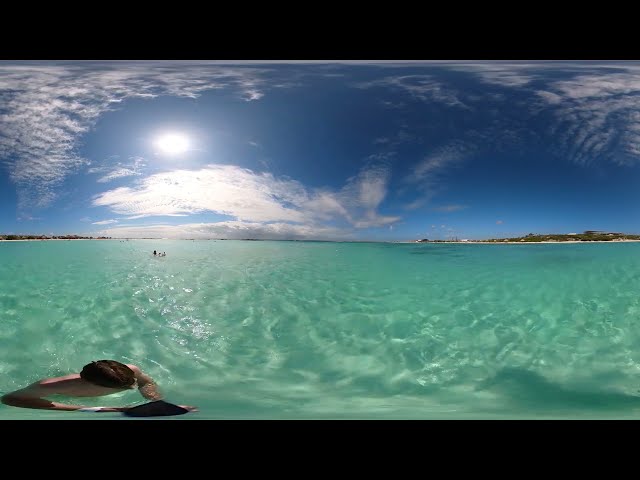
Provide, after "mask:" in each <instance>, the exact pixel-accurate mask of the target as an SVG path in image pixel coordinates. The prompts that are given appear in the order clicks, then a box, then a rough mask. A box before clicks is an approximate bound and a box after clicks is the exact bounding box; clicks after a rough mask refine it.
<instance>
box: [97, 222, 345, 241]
mask: <svg viewBox="0 0 640 480" xmlns="http://www.w3.org/2000/svg"><path fill="white" fill-rule="evenodd" d="M95 233H96V235H101V236H108V237H119V238H182V239H184V238H195V239H207V238H227V239H235V240H240V239H245V238H255V239H261V240H283V239H284V240H305V239H308V240H341V239H349V238H352V237H353V232H351V231H348V230H345V229H339V228H332V227H324V226H313V225H292V224H288V223H269V224H263V223H256V222H238V221H229V222H218V223H187V224H183V225H144V226H121V227H115V228H108V229H104V230H100V231H98V232H95Z"/></svg>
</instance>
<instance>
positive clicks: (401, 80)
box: [354, 75, 469, 109]
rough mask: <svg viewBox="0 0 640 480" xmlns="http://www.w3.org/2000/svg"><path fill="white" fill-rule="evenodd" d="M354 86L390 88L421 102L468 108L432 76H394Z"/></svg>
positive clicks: (448, 86)
mask: <svg viewBox="0 0 640 480" xmlns="http://www.w3.org/2000/svg"><path fill="white" fill-rule="evenodd" d="M354 86H355V87H358V88H376V87H378V88H380V87H381V88H387V89H388V88H392V89H397V90H400V91H404V92H406V93H408V94H409V95H411V96H412V97H414V98H417V99H419V100H422V101H428V102H439V103H443V104H445V105H447V106H449V107H460V108H464V109H468V108H469V106H468V105H466V104H465V103H463V102H462V101H461V100H460V98H459V97H460V92H458V91H457V90H454V89H453V88H452V87H451V86H450V85H448V84H445V83H443V82H442V81H440V80H439V79H437V78H436V77H434V76H432V75H394V76H387V77H383V78H381V79H378V80H371V81H368V82H360V83H357V84H355V85H354Z"/></svg>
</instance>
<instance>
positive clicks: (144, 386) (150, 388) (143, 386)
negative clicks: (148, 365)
mask: <svg viewBox="0 0 640 480" xmlns="http://www.w3.org/2000/svg"><path fill="white" fill-rule="evenodd" d="M127 366H128V367H129V368H130V369H131V370H133V371H134V373H135V374H136V380H137V381H138V391H139V392H140V395H142V396H143V397H144V398H146V399H147V400H151V401H156V400H162V399H163V396H162V394H161V393H160V391H159V390H158V385H157V384H156V382H155V381H154V380H153V378H151V377H150V376H149V375H147V374H146V373H144V372H143V371H142V370H140V368H138V367H136V366H135V365H127Z"/></svg>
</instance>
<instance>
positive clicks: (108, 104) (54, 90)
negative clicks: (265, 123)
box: [0, 62, 266, 209]
mask: <svg viewBox="0 0 640 480" xmlns="http://www.w3.org/2000/svg"><path fill="white" fill-rule="evenodd" d="M152 66H153V68H150V65H149V64H145V63H144V62H143V63H140V62H139V63H135V62H133V63H126V62H125V63H118V64H113V63H110V64H101V63H96V64H91V65H88V64H86V63H83V64H80V63H78V64H67V65H57V66H45V65H33V64H31V65H8V64H5V65H0V101H1V102H2V110H0V158H2V161H3V163H4V164H5V166H6V168H8V171H9V175H10V178H11V180H12V181H13V182H14V183H15V184H16V185H17V191H18V208H19V209H26V208H33V207H45V206H48V205H49V204H51V203H52V202H53V201H54V199H55V198H56V187H57V186H59V185H60V184H61V183H62V181H63V180H64V179H65V178H66V177H67V176H68V175H69V174H71V173H72V172H75V171H77V170H78V169H79V168H80V167H81V166H83V165H87V164H88V161H87V159H85V158H82V156H81V155H80V154H79V153H78V150H77V148H76V145H77V141H78V139H79V138H80V137H81V136H82V135H84V134H86V133H87V132H88V131H89V130H90V129H91V128H92V126H93V125H94V124H95V122H96V121H97V119H98V118H99V117H100V115H102V114H103V113H104V112H106V111H109V110H113V109H114V108H116V107H117V106H118V105H120V104H121V103H122V102H124V101H125V100H127V99H130V98H150V99H151V98H155V97H158V96H161V95H172V96H177V97H189V98H196V97H198V96H199V95H200V94H201V93H202V92H204V91H206V90H212V89H221V88H228V87H229V88H234V89H235V90H236V91H238V92H239V93H240V95H243V96H244V98H245V99H246V100H257V99H259V98H260V97H261V96H262V95H263V89H264V88H266V85H265V82H264V80H263V79H262V78H261V75H262V74H263V73H264V72H265V70H264V69H260V68H241V67H231V66H220V65H213V66H211V65H206V64H190V65H189V66H188V68H185V66H184V65H181V64H180V63H179V62H178V63H166V62H160V63H153V65H152ZM119 173H120V174H121V175H122V174H125V173H127V172H125V171H124V170H121V171H120V172H119ZM116 174H117V172H116ZM103 178H104V181H109V177H103ZM114 178H115V177H114Z"/></svg>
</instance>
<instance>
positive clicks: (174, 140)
mask: <svg viewBox="0 0 640 480" xmlns="http://www.w3.org/2000/svg"><path fill="white" fill-rule="evenodd" d="M156 145H157V146H158V148H159V149H160V150H162V151H163V152H165V153H182V152H186V151H187V149H188V148H189V140H187V137H185V136H184V135H179V134H175V133H171V134H168V135H163V136H161V137H160V138H158V140H157V141H156Z"/></svg>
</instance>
